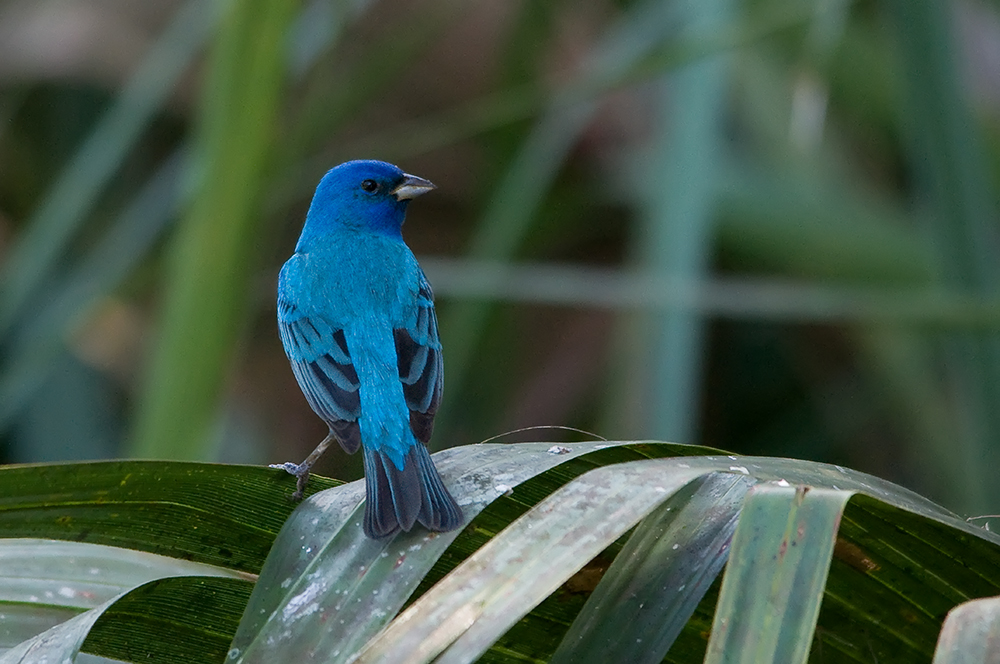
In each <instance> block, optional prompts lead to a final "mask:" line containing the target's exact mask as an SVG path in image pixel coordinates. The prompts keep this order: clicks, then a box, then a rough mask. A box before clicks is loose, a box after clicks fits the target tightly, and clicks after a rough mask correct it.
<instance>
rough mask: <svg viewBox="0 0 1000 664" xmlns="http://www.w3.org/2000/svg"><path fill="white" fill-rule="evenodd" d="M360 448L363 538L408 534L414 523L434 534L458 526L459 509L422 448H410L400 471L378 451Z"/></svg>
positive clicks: (460, 512)
mask: <svg viewBox="0 0 1000 664" xmlns="http://www.w3.org/2000/svg"><path fill="white" fill-rule="evenodd" d="M363 449H364V462H365V495H366V501H365V502H366V504H365V519H364V529H365V534H366V535H368V536H369V537H371V538H374V539H378V538H382V537H387V536H389V535H392V534H393V533H395V532H397V531H398V530H405V531H409V530H410V529H411V528H413V524H414V523H415V522H417V521H419V522H420V523H421V524H423V525H424V527H426V528H427V529H428V530H434V531H438V532H443V531H447V530H454V529H455V528H458V527H459V526H460V525H462V521H463V516H462V509H461V508H460V507H459V506H458V503H456V502H455V499H454V498H452V496H451V494H450V493H448V489H447V488H445V486H444V482H443V481H442V480H441V476H440V475H439V474H438V472H437V469H436V468H435V467H434V462H433V461H432V460H431V457H430V454H429V453H428V452H427V448H426V447H424V446H423V445H421V444H419V443H417V444H415V445H413V446H412V447H411V448H410V450H409V451H408V452H407V453H406V456H405V457H404V463H403V469H402V470H400V469H398V468H396V464H394V463H393V462H392V461H391V460H390V459H389V458H388V457H387V456H386V455H385V454H383V453H382V452H379V451H376V450H372V449H369V448H367V447H363Z"/></svg>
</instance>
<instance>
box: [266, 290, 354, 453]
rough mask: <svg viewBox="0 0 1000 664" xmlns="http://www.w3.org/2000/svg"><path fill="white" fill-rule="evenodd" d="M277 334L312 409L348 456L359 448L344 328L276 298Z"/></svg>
mask: <svg viewBox="0 0 1000 664" xmlns="http://www.w3.org/2000/svg"><path fill="white" fill-rule="evenodd" d="M278 331H279V333H280V334H281V343H282V344H283V345H284V347H285V353H286V354H287V355H288V359H289V361H290V362H291V364H292V371H293V372H294V373H295V378H296V380H298V381H299V386H300V387H301V388H302V392H303V393H304V394H305V396H306V400H307V401H308V402H309V405H310V406H312V409H313V410H314V411H315V412H316V414H317V415H319V416H320V417H321V418H323V420H324V421H326V423H327V425H329V427H330V430H331V431H333V432H334V434H335V435H336V436H337V440H339V441H340V445H341V446H342V447H343V448H344V450H345V451H347V452H348V453H350V454H353V453H354V452H357V451H358V448H359V447H360V445H361V428H360V426H359V425H358V416H359V415H360V414H361V398H360V394H359V393H358V388H359V387H360V386H361V383H360V381H359V380H358V374H357V372H356V371H355V369H354V364H353V363H352V362H351V356H350V354H349V353H348V349H347V339H346V338H345V336H344V330H343V329H340V328H338V327H336V326H333V325H331V324H330V323H329V322H327V321H326V320H325V319H323V318H322V317H319V316H307V315H305V314H304V313H302V311H301V310H299V309H298V308H297V307H296V306H295V304H294V303H292V302H290V301H289V300H288V299H286V298H283V297H279V298H278Z"/></svg>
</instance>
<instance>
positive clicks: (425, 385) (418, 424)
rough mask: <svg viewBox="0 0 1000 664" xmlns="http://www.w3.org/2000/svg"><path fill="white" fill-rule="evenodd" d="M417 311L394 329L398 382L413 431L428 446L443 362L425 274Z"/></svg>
mask: <svg viewBox="0 0 1000 664" xmlns="http://www.w3.org/2000/svg"><path fill="white" fill-rule="evenodd" d="M414 308H415V310H414V311H413V312H412V315H410V316H409V317H408V318H409V323H408V324H407V325H406V327H402V328H396V329H395V330H393V337H394V339H395V342H396V361H397V363H398V365H399V380H400V381H401V382H402V383H403V396H404V397H406V406H407V408H409V409H410V430H412V431H413V435H414V436H416V438H417V440H419V441H420V442H422V443H424V444H426V443H427V441H429V440H430V438H431V431H432V430H433V428H434V415H435V413H437V409H438V406H439V405H440V404H441V390H442V389H443V387H444V359H443V357H442V354H441V341H440V339H439V338H438V326H437V316H436V315H435V313H434V293H433V291H431V286H430V284H429V283H427V278H426V277H424V275H423V273H422V272H421V273H420V281H419V290H418V291H417V298H416V302H415V307H414Z"/></svg>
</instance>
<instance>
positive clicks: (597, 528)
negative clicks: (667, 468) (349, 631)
mask: <svg viewBox="0 0 1000 664" xmlns="http://www.w3.org/2000/svg"><path fill="white" fill-rule="evenodd" d="M661 463H663V462H659V461H649V462H643V463H630V464H622V465H619V466H614V467H610V468H600V469H598V470H594V471H592V472H590V473H587V474H586V475H584V476H582V477H580V478H578V479H576V480H574V481H573V482H571V483H569V484H567V485H566V486H564V487H563V488H561V489H560V490H559V491H557V492H556V493H555V494H553V495H552V496H550V497H549V498H548V499H546V500H545V501H543V502H541V503H540V504H538V505H537V506H536V507H534V508H533V509H532V510H531V511H530V512H528V514H526V515H525V516H524V517H522V518H520V519H518V520H517V521H515V522H514V523H513V524H511V526H510V527H508V528H507V529H506V530H505V531H504V532H503V533H501V534H500V535H498V536H497V537H495V538H493V539H492V540H491V541H490V542H489V543H488V544H486V545H485V546H484V547H483V548H482V549H480V550H479V551H477V552H476V553H475V554H473V555H472V556H471V557H469V558H468V559H467V560H466V561H465V562H464V563H463V564H462V565H460V566H459V567H458V568H456V570H455V571H454V572H452V573H451V574H450V575H448V576H447V577H445V578H444V579H443V580H442V581H441V582H440V583H438V584H437V585H436V586H435V587H434V588H432V589H431V590H429V591H428V592H427V593H426V594H425V595H424V596H423V597H421V598H420V600H418V601H417V602H416V603H415V604H414V605H413V606H411V607H410V608H409V609H407V610H406V611H405V612H403V613H402V614H401V615H400V617H399V618H398V619H397V620H396V621H394V622H393V623H392V624H391V625H390V626H389V627H388V628H387V629H386V631H385V632H383V633H382V634H380V635H379V637H378V638H376V639H375V640H374V641H373V642H372V644H371V645H370V647H369V648H368V649H367V650H366V651H365V652H363V653H362V654H361V656H360V658H359V659H358V661H359V662H393V661H401V659H402V658H412V659H413V661H427V660H428V659H431V658H433V657H435V656H437V655H438V654H439V653H441V657H440V661H441V662H465V661H471V660H473V659H475V658H476V657H478V656H479V655H480V654H482V653H483V652H485V651H486V650H487V649H489V647H490V646H491V645H492V643H493V642H494V641H496V640H497V639H498V638H499V637H500V636H501V635H502V634H503V633H504V632H505V631H507V629H509V628H510V627H511V626H512V625H513V624H514V623H516V622H517V621H518V619H520V617H521V616H523V615H524V614H525V613H527V612H528V611H529V610H530V609H531V608H532V607H534V606H535V605H536V604H538V603H539V602H540V601H542V599H544V598H545V597H546V596H547V595H548V594H549V593H551V592H552V591H554V590H555V589H556V588H558V587H559V586H560V585H561V584H562V583H563V582H564V581H566V580H567V579H568V578H569V577H570V576H572V575H573V573H574V572H576V570H578V569H579V568H580V567H582V565H583V563H585V562H586V561H588V560H590V559H591V558H593V557H594V556H595V555H597V554H598V553H600V552H601V550H603V549H604V548H605V547H606V546H607V545H608V544H610V543H611V542H613V541H614V540H615V539H617V538H618V537H619V536H620V535H622V534H623V533H624V532H626V531H628V530H629V529H630V528H631V527H632V526H633V525H635V523H636V522H638V521H639V520H640V519H641V518H643V517H644V516H646V515H647V514H648V513H649V512H651V511H652V510H653V509H654V508H655V507H656V506H657V505H658V504H659V503H660V502H662V501H663V500H664V499H666V498H667V497H669V496H670V495H671V494H673V493H674V492H675V491H677V490H678V489H679V488H681V487H682V486H684V485H685V484H687V483H688V482H689V481H691V480H693V479H695V478H697V477H699V476H700V475H701V474H702V472H701V471H700V470H694V469H691V468H688V469H686V470H680V469H678V470H677V472H673V473H665V472H663V471H664V468H663V467H662V466H661V465H660V464H661Z"/></svg>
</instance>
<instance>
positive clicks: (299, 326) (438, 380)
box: [277, 161, 463, 538]
mask: <svg viewBox="0 0 1000 664" xmlns="http://www.w3.org/2000/svg"><path fill="white" fill-rule="evenodd" d="M433 188H434V185H432V184H431V183H430V182H428V181H426V180H423V179H421V178H417V177H414V176H412V175H407V174H405V173H403V171H401V170H400V169H398V168H397V167H395V166H393V165H391V164H387V163H385V162H381V161H349V162H347V163H344V164H341V165H340V166H337V167H336V168H334V169H332V170H330V171H329V172H328V173H327V174H326V175H325V176H324V177H323V179H322V180H321V181H320V183H319V186H318V187H317V188H316V194H315V196H314V197H313V201H312V205H311V206H310V207H309V213H308V214H307V216H306V222H305V225H304V227H303V228H302V235H301V236H300V237H299V242H298V244H297V245H296V247H295V254H294V255H293V256H292V257H291V258H289V259H288V261H287V262H286V263H285V265H284V267H283V268H282V269H281V274H280V276H279V278H278V330H279V332H280V335H281V342H282V345H283V346H284V347H285V353H286V354H287V355H288V360H289V362H290V363H291V365H292V371H293V372H294V373H295V378H296V379H297V380H298V383H299V386H300V387H301V388H302V392H303V394H305V397H306V400H307V401H308V402H309V405H310V406H311V407H312V409H313V410H314V411H315V412H316V414H317V415H319V416H320V417H321V418H323V420H324V421H325V422H326V423H327V425H329V427H330V435H328V436H327V437H326V439H324V440H323V442H322V443H320V445H319V446H318V447H317V448H316V450H315V451H314V452H313V453H312V454H310V455H309V457H307V458H306V460H305V461H303V462H302V463H301V464H294V463H285V464H282V465H280V466H277V467H281V468H284V469H285V470H287V471H288V472H289V473H291V474H293V475H295V476H296V477H297V478H298V487H297V490H296V497H301V495H302V490H303V489H304V487H305V484H306V481H307V480H308V477H309V470H310V468H311V467H312V465H313V463H315V461H316V460H317V459H318V458H319V457H320V455H322V454H323V451H324V450H325V449H326V448H327V446H329V445H330V443H331V442H333V441H334V440H337V441H338V442H339V443H340V444H341V446H342V447H343V448H344V449H345V450H346V451H347V452H349V453H354V452H356V451H357V450H358V448H359V447H360V448H361V449H363V450H364V452H363V453H364V465H365V478H366V496H367V501H366V506H365V521H364V529H365V533H366V534H367V535H368V536H369V537H374V538H378V537H384V536H387V535H390V534H392V533H394V532H396V531H398V530H400V529H402V530H410V528H412V527H413V524H414V523H415V522H417V521H419V522H420V523H422V524H423V525H424V526H425V527H427V528H429V529H431V530H437V531H446V530H452V529H454V528H457V527H458V526H460V525H461V524H462V520H463V517H462V511H461V509H460V508H459V506H458V504H457V503H456V502H455V500H454V498H452V496H451V494H449V493H448V490H447V489H446V488H445V486H444V483H443V482H442V481H441V477H440V476H439V475H438V473H437V470H436V469H435V468H434V463H433V462H432V461H431V458H430V455H429V454H428V452H427V448H426V447H425V445H426V444H427V441H428V440H429V439H430V436H431V430H432V428H433V423H434V415H435V413H436V412H437V409H438V405H439V404H440V403H441V390H442V386H443V379H444V368H443V363H442V354H441V342H440V340H439V338H438V330H437V317H436V316H435V314H434V294H433V292H432V291H431V287H430V284H428V283H427V279H426V278H425V277H424V273H423V271H421V269H420V266H419V265H418V264H417V260H416V258H414V256H413V253H412V252H411V251H410V249H409V248H408V247H407V246H406V244H404V242H403V236H402V225H403V219H404V215H405V214H406V206H407V204H408V203H409V201H410V200H411V199H412V198H414V197H416V196H419V195H420V194H423V193H425V192H427V191H430V190H431V189H433Z"/></svg>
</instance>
